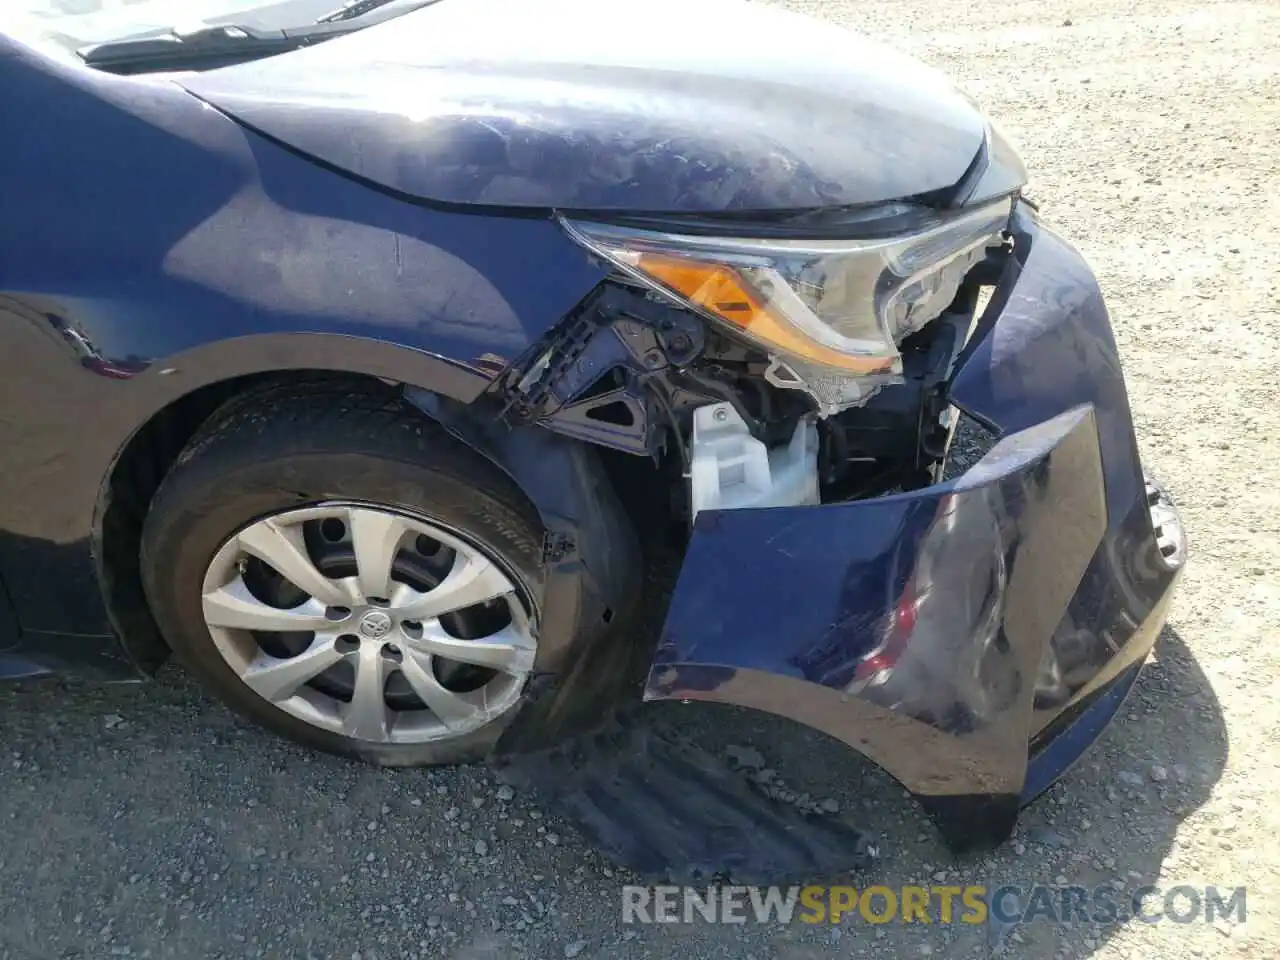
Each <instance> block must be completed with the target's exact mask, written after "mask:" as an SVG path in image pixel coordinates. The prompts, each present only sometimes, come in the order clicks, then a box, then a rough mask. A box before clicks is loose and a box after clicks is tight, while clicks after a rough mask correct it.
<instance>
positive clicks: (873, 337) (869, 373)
mask: <svg viewBox="0 0 1280 960" xmlns="http://www.w3.org/2000/svg"><path fill="white" fill-rule="evenodd" d="M1012 204H1013V201H1012V199H1011V198H1010V197H1005V198H1003V199H1001V200H999V201H997V202H995V203H991V204H987V205H985V206H982V207H978V208H976V209H970V210H964V211H960V212H958V213H956V214H953V215H949V216H947V217H946V218H945V219H939V220H937V221H935V222H932V223H930V224H929V225H928V226H925V227H922V228H920V229H917V230H915V231H913V232H911V233H907V234H899V235H895V236H890V237H878V238H871V239H859V240H818V241H809V240H751V239H725V238H721V237H702V236H689V235H681V234H673V233H664V232H657V231H649V230H636V229H631V228H627V227H617V226H611V225H606V224H600V223H592V222H586V221H566V222H565V226H566V228H567V229H568V230H569V232H570V234H571V235H572V236H574V238H575V239H577V240H578V241H579V242H580V243H582V244H583V245H585V246H586V247H588V248H589V249H591V250H592V251H594V252H595V253H597V254H599V255H600V256H602V257H604V258H606V259H608V260H610V261H612V262H613V263H614V264H616V265H617V266H618V267H620V268H621V269H623V270H625V271H626V272H627V273H629V274H631V275H632V276H634V277H636V278H638V279H640V280H642V281H643V282H645V283H646V284H648V285H649V286H651V287H653V288H655V289H657V290H659V291H661V292H663V293H665V294H666V295H668V296H670V297H672V298H674V299H675V300H677V301H678V302H679V303H681V304H682V305H684V306H687V307H691V308H693V309H695V310H697V311H698V312H700V313H702V314H703V315H705V316H707V317H708V318H710V319H712V320H714V321H716V322H718V323H721V324H723V325H724V326H726V327H728V328H730V329H731V330H733V331H736V332H737V333H740V334H743V335H745V336H746V337H747V338H749V339H751V340H753V341H755V342H756V343H757V344H758V345H759V346H761V347H763V348H764V349H765V350H766V351H767V352H768V353H769V354H770V356H771V357H772V358H773V360H774V365H773V369H772V370H771V379H773V380H774V382H775V383H777V384H778V385H779V386H784V387H793V388H800V389H805V390H807V391H808V392H809V393H811V394H812V395H813V396H814V397H815V399H816V400H817V401H818V403H819V407H820V408H822V409H823V411H824V412H825V413H830V412H834V410H836V409H839V408H841V407H843V406H848V405H850V404H852V403H854V402H857V400H858V399H859V398H860V397H862V396H865V395H867V394H868V393H869V392H872V391H874V390H875V389H878V388H879V386H880V385H882V384H884V383H889V382H893V381H894V380H895V379H897V378H898V376H899V375H900V374H901V372H902V360H901V355H900V354H899V352H898V344H899V343H900V342H901V341H902V339H903V338H904V337H906V336H907V335H908V334H910V333H913V332H914V331H916V330H919V329H920V328H921V327H922V326H924V325H925V324H926V323H928V322H929V321H930V320H932V319H934V318H935V317H937V316H938V315H939V314H941V313H942V312H943V311H944V310H945V309H946V308H947V306H948V305H949V304H950V303H951V301H952V300H953V299H954V298H955V295H956V292H957V291H958V290H959V288H960V283H961V281H962V280H963V278H964V275H965V274H966V273H968V271H969V269H970V268H971V267H973V266H974V264H976V263H978V262H979V261H980V260H982V258H983V257H984V256H985V253H986V248H987V246H988V245H990V244H992V243H997V242H999V238H1000V235H1001V232H1002V231H1003V230H1004V228H1005V226H1006V225H1007V223H1008V221H1009V216H1010V213H1011V212H1012Z"/></svg>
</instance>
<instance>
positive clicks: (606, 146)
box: [181, 0, 985, 214]
mask: <svg viewBox="0 0 1280 960" xmlns="http://www.w3.org/2000/svg"><path fill="white" fill-rule="evenodd" d="M673 25H676V26H674V27H673ZM181 82H182V83H183V84H184V85H185V86H186V88H187V89H188V90H190V91H192V92H193V93H195V94H196V95H197V96H199V97H202V98H204V99H205V100H208V101H209V102H210V103H213V104H214V105H215V106H217V107H218V108H219V109H221V110H224V111H226V112H227V113H229V114H230V115H232V116H234V117H236V118H237V119H239V120H240V121H242V122H243V123H245V124H248V125H249V126H251V127H254V128H255V129H257V130H259V131H261V132H263V133H265V134H267V135H269V136H271V137H273V138H275V139H277V140H280V141H282V142H284V143H286V144H288V145H290V146H292V147H294V148H296V149H298V150H300V151H302V152H304V153H307V154H309V155H311V156H314V157H317V158H319V159H321V160H323V161H325V162H326V163H329V164H332V165H333V166H334V167H337V168H339V169H341V170H344V171H347V172H349V173H352V174H355V175H357V176H359V177H362V178H365V179H367V180H370V181H373V182H375V183H378V184H380V185H382V186H385V187H389V188H391V189H393V190H396V191H399V192H401V193H404V194H407V195H410V196H413V197H420V198H424V199H429V200H434V201H439V202H444V203H451V204H483V205H490V206H499V207H528V208H547V207H556V208H559V209H568V210H594V211H617V212H625V213H632V214H634V213H640V212H667V213H676V212H679V213H723V212H728V211H779V210H808V209H816V208H825V207H839V206H846V205H850V204H867V203H875V202H881V201H886V200H894V199H897V198H900V197H906V196H912V195H916V194H923V193H928V192H931V191H937V190H944V189H946V188H948V187H951V186H953V185H954V184H956V183H957V182H958V181H960V179H961V178H962V177H963V176H964V174H965V172H966V170H967V169H968V168H969V167H970V165H971V164H973V163H974V160H975V158H976V157H977V155H978V152H979V150H980V148H981V146H982V143H983V134H984V129H985V124H984V121H983V120H982V117H981V115H980V114H979V113H978V111H977V110H976V109H975V108H974V107H973V106H972V104H971V103H970V102H969V101H968V100H967V99H965V98H964V97H963V96H962V95H961V94H960V93H959V92H958V91H956V90H955V88H954V87H953V86H952V85H951V84H950V83H949V82H948V81H947V80H946V79H945V78H943V77H942V75H941V74H939V73H937V72H935V71H933V70H932V69H930V68H928V67H925V66H924V65H922V64H920V63H918V62H916V61H914V60H911V59H910V58H908V57H906V56H903V55H901V54H898V53H895V52H893V51H891V50H889V49H887V48H885V47H882V46H880V45H879V44H876V43H873V42H871V41H869V40H866V39H864V38H862V37H859V36H857V35H856V34H852V33H850V32H848V31H846V30H843V29H841V28H839V27H836V26H833V25H831V24H825V23H820V22H818V21H816V20H812V19H809V18H806V17H801V16H797V15H795V14H792V13H788V12H786V11H783V10H778V9H774V8H770V7H767V6H764V5H761V4H754V3H753V4H745V3H741V2H737V0H710V2H703V3H698V4H694V5H690V4H687V3H681V2H680V0H658V3H656V4H649V5H646V6H645V7H644V9H643V10H640V9H638V8H634V7H627V6H622V5H618V6H615V7H612V8H611V7H610V6H609V5H608V4H606V5H604V6H602V5H601V4H600V3H597V2H592V0H550V2H548V3H539V4H528V3H523V2H520V0H465V2H449V0H447V2H443V3H437V4H434V5H432V6H430V7H427V8H426V9H423V10H419V11H415V12H413V13H409V14H406V15H405V16H403V17H398V18H396V19H394V20H392V21H389V22H387V23H385V24H381V25H376V26H373V27H370V28H369V29H367V30H363V31H361V32H359V33H356V34H353V35H351V36H347V37H342V38H339V39H336V40H331V41H329V42H327V43H323V44H320V45H319V46H316V47H313V48H311V49H307V50H301V51H298V52H296V53H292V54H289V55H288V56H285V57H278V58H274V59H268V60H262V61H259V62H255V63H249V64H245V65H243V66H237V67H230V68H227V69H224V70H217V71H212V72H210V73H205V74H193V75H191V76H189V77H185V78H182V80H181Z"/></svg>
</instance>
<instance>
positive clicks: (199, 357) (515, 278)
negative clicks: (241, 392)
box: [0, 36, 602, 672]
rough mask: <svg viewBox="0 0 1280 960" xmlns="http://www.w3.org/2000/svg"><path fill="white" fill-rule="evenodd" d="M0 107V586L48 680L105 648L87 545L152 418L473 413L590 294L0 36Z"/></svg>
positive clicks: (173, 91) (477, 220)
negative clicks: (117, 470)
mask: <svg viewBox="0 0 1280 960" xmlns="http://www.w3.org/2000/svg"><path fill="white" fill-rule="evenodd" d="M0 89H4V90H6V91H11V90H17V91H21V96H18V97H6V98H5V103H4V108H3V110H0V142H3V143H5V144H6V149H5V150H3V151H0V184H3V185H4V187H3V190H4V194H3V203H2V204H0V251H2V255H0V353H2V354H3V356H4V358H5V361H6V372H5V376H4V377H3V378H2V379H0V409H3V410H5V411H21V415H20V416H16V415H6V417H5V418H3V421H0V445H3V448H4V450H5V469H4V471H3V472H0V571H3V575H4V577H5V580H6V581H7V585H8V587H9V592H10V595H11V597H12V599H13V602H14V606H15V608H16V610H17V612H18V615H19V617H20V619H21V620H22V624H23V627H24V629H25V630H26V631H27V633H28V637H27V639H26V645H27V647H28V648H29V649H30V650H31V651H32V653H33V655H34V656H38V657H39V658H40V659H41V660H42V661H53V660H56V659H59V650H60V649H63V648H65V647H66V646H67V643H66V642H64V639H59V638H58V637H56V636H55V634H57V635H82V636H97V637H99V638H101V639H102V640H103V641H105V640H106V638H107V635H108V634H110V633H111V632H112V624H111V622H110V619H109V617H108V615H107V611H106V609H105V606H104V603H103V601H102V598H101V593H100V589H99V572H98V569H97V566H96V563H95V558H94V556H93V552H92V540H91V532H92V531H93V529H94V526H95V523H96V519H95V518H96V514H97V512H98V511H99V510H100V506H101V497H102V483H103V478H104V477H105V476H106V475H107V474H108V472H109V470H110V468H111V465H112V463H113V462H114V461H115V459H116V458H117V457H118V455H119V453H120V451H121V449H122V448H123V447H124V446H125V444H126V442H127V441H128V440H129V438H130V437H131V435H132V434H133V433H134V431H136V430H137V429H138V428H139V427H140V426H141V425H142V424H143V423H145V422H146V421H147V420H148V418H150V417H151V416H152V415H153V414H155V413H156V412H157V411H159V410H161V409H163V408H165V407H166V406H167V405H169V404H171V403H173V402H174V401H176V400H178V399H179V398H181V397H183V396H186V395H188V394H190V393H191V392H193V391H195V390H197V389H198V388H200V387H202V386H205V385H207V384H211V383H217V382H220V381H224V380H229V379H232V378H236V377H241V376H244V375H246V374H251V373H255V372H261V371H269V370H281V369H284V370H287V369H322V370H346V371H358V372H361V373H364V374H369V375H375V376H382V377H386V378H388V379H393V380H397V381H400V382H403V383H407V384H411V385H414V386H418V387H422V388H425V389H429V390H433V391H436V392H439V393H441V394H444V395H447V396H452V397H454V398H456V399H459V400H462V401H469V400H472V399H474V398H475V397H476V396H477V395H478V394H479V393H480V392H481V391H482V390H484V389H485V388H486V387H487V386H488V385H489V383H490V381H491V379H492V377H493V376H494V375H495V374H496V373H497V372H498V371H500V370H501V369H503V368H504V367H505V366H506V365H507V364H508V363H509V362H510V361H511V360H513V359H514V358H515V357H516V356H518V355H519V354H520V353H521V352H522V351H523V350H525V349H526V348H527V347H528V345H529V344H530V343H531V342H533V341H534V340H536V339H537V338H538V337H540V336H541V335H542V334H544V333H545V332H546V331H547V330H548V329H549V328H550V327H551V326H552V325H554V324H555V323H556V322H558V321H559V320H560V318H561V317H563V316H564V314H565V313H566V312H567V311H568V310H569V309H570V308H571V307H572V306H573V305H574V304H575V303H576V302H577V301H578V300H580V299H581V298H582V297H583V296H584V295H585V294H586V293H588V292H589V291H590V290H591V289H592V288H593V287H594V286H595V284H596V283H597V282H598V280H599V279H600V277H601V276H602V270H601V268H599V267H598V266H594V265H592V264H591V263H589V262H588V260H587V258H586V256H585V255H584V254H583V253H582V252H581V250H580V249H579V248H578V247H576V246H575V245H574V244H573V243H572V241H570V240H569V239H567V238H566V237H565V236H564V234H563V232H562V231H561V230H560V228H559V227H558V226H557V225H556V224H555V223H553V222H552V221H551V219H550V218H549V217H544V218H516V219H511V218H496V217H485V216H472V215H464V214H458V213H448V212H443V211H440V210H433V209H427V208H423V207H419V206H414V205H412V204H407V203H405V202H403V201H402V200H400V199H397V198H395V197H392V196H390V195H388V194H386V193H382V192H379V191H377V190H374V189H370V188H369V187H368V186H365V185H361V184H359V183H356V182H354V181H352V180H350V179H348V178H345V177H343V176H341V175H338V174H335V173H333V172H331V171H329V170H326V169H324V168H322V167H320V166H317V165H315V164H313V163H310V162H308V161H307V160H304V159H302V158H300V157H298V156H296V155H295V154H293V153H290V152H289V151H287V150H284V149H282V148H280V147H278V146H276V145H274V144H272V143H271V142H269V141H267V140H265V139H263V138H261V137H259V136H257V135H255V134H253V133H251V132H249V131H246V130H245V129H244V128H243V127H241V126H240V125H238V124H236V123H235V122H233V121H231V120H229V119H227V118H226V117H225V116H223V115H222V114H220V113H218V112H217V111H216V110H213V109H211V108H210V107H208V106H207V105H205V104H203V103H201V102H200V101H199V100H197V99H196V98H194V97H192V96H191V95H190V94H188V93H186V92H185V91H183V90H182V89H181V88H179V87H178V86H176V85H175V84H173V83H172V82H169V81H166V80H161V79H156V78H152V79H145V78H144V79H122V78H117V77H111V76H107V75H102V74H95V73H93V72H92V71H89V70H85V69H82V68H77V67H75V66H72V65H66V64H62V63H60V62H57V61H54V60H51V59H48V58H45V57H43V56H41V55H40V54H38V53H35V52H34V51H32V50H30V49H29V48H27V47H24V46H22V45H21V44H18V43H16V42H13V41H11V40H8V39H6V38H4V37H2V36H0ZM15 147H16V148H15ZM16 184H21V185H22V188H21V189H14V185H16ZM102 645H103V646H104V647H105V648H106V649H111V647H107V646H106V645H105V643H103V644H102ZM116 664H117V667H118V669H119V670H120V671H122V672H125V671H128V669H129V666H128V664H127V662H126V661H124V660H123V658H118V659H117V660H116Z"/></svg>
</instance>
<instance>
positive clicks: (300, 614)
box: [202, 577, 330, 633]
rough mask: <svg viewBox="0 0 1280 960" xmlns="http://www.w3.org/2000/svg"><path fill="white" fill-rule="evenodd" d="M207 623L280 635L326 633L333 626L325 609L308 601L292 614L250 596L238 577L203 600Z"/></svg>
mask: <svg viewBox="0 0 1280 960" xmlns="http://www.w3.org/2000/svg"><path fill="white" fill-rule="evenodd" d="M202 600H203V605H204V619H205V623H207V624H208V625H209V626H211V627H225V628H227V629H230V630H275V631H279V632H282V633H284V632H289V631H306V630H322V629H324V628H325V627H326V626H329V625H330V623H329V621H328V620H327V619H325V615H324V611H325V608H324V605H323V604H321V603H319V602H317V601H315V600H307V601H305V602H304V603H302V604H300V605H299V606H296V607H292V608H290V609H288V610H281V609H280V608H279V607H272V606H269V605H267V604H265V603H263V602H262V601H261V600H259V599H258V598H257V597H255V596H254V595H253V594H252V593H250V592H249V588H248V587H246V586H245V583H244V581H243V580H241V579H240V578H239V577H237V578H236V579H235V580H233V581H232V582H231V583H229V584H227V585H226V586H225V587H219V588H218V589H217V590H214V591H212V592H210V593H206V594H205V595H204V597H203V598H202Z"/></svg>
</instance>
